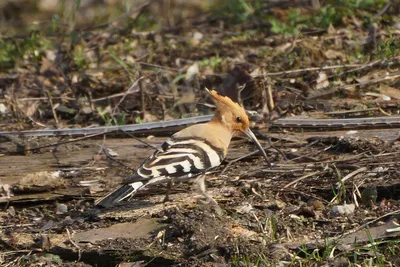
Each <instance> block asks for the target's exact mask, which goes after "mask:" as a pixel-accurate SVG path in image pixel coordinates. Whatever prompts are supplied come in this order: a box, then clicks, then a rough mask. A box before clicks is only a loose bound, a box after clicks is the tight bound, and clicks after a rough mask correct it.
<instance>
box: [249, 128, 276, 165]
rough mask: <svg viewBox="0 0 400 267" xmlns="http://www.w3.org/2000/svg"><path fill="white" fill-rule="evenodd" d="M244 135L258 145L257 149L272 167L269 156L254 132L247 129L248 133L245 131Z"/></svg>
mask: <svg viewBox="0 0 400 267" xmlns="http://www.w3.org/2000/svg"><path fill="white" fill-rule="evenodd" d="M244 133H245V134H246V135H247V136H248V137H249V138H250V139H251V141H253V142H254V144H256V146H257V148H258V149H259V150H260V152H261V153H262V154H263V156H264V158H265V160H266V161H267V162H268V165H271V163H270V162H269V159H268V157H267V154H266V153H265V151H264V149H263V147H262V146H261V144H260V142H258V140H257V137H256V136H255V135H254V134H253V132H252V131H251V130H250V129H247V130H246V131H244Z"/></svg>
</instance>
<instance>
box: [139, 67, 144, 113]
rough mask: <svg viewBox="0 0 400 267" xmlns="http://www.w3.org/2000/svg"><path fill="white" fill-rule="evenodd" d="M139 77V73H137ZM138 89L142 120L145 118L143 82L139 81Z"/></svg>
mask: <svg viewBox="0 0 400 267" xmlns="http://www.w3.org/2000/svg"><path fill="white" fill-rule="evenodd" d="M139 75H140V72H139ZM139 88H140V102H141V104H142V105H141V107H142V119H144V118H145V116H146V101H145V92H144V84H143V81H142V80H140V81H139Z"/></svg>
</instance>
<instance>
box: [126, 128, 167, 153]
mask: <svg viewBox="0 0 400 267" xmlns="http://www.w3.org/2000/svg"><path fill="white" fill-rule="evenodd" d="M120 131H121V132H123V133H125V134H126V135H129V136H130V137H132V138H133V139H135V140H136V141H139V142H140V143H142V144H144V145H146V146H147V147H150V148H152V149H154V150H155V151H160V149H159V148H157V147H155V146H153V145H152V144H149V143H147V142H145V141H143V140H142V139H140V138H138V137H136V136H134V135H133V134H130V133H128V132H126V131H124V130H123V129H121V130H120Z"/></svg>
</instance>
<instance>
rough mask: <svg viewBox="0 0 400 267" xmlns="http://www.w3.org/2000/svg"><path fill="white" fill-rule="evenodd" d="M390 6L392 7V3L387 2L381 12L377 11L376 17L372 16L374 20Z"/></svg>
mask: <svg viewBox="0 0 400 267" xmlns="http://www.w3.org/2000/svg"><path fill="white" fill-rule="evenodd" d="M391 5H392V1H389V2H387V3H386V5H385V6H384V7H383V8H382V9H381V10H379V12H378V13H376V15H375V16H374V19H376V18H378V17H380V16H382V15H383V14H384V13H385V12H386V11H387V10H388V9H389V7H390V6H391Z"/></svg>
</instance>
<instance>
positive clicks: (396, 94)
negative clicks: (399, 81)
mask: <svg viewBox="0 0 400 267" xmlns="http://www.w3.org/2000/svg"><path fill="white" fill-rule="evenodd" d="M379 91H380V92H381V93H382V94H383V95H386V96H389V97H391V98H394V99H397V100H400V90H399V89H397V88H394V87H391V86H389V85H386V84H381V85H380V87H379Z"/></svg>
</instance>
